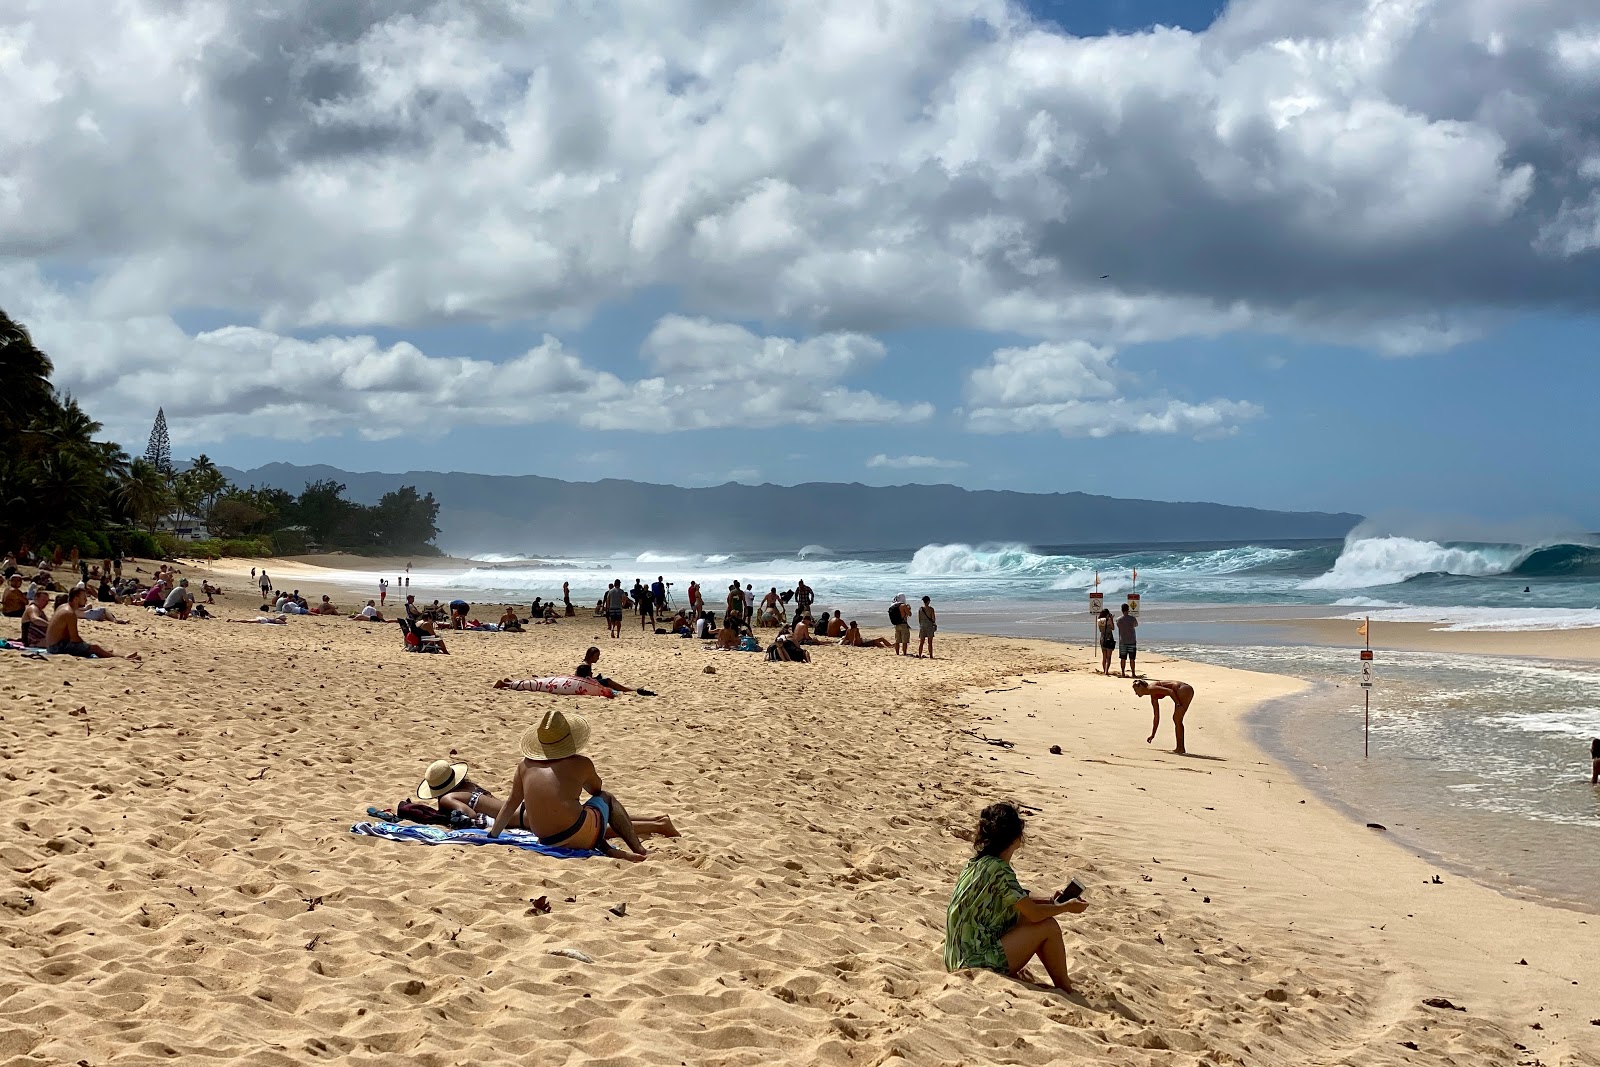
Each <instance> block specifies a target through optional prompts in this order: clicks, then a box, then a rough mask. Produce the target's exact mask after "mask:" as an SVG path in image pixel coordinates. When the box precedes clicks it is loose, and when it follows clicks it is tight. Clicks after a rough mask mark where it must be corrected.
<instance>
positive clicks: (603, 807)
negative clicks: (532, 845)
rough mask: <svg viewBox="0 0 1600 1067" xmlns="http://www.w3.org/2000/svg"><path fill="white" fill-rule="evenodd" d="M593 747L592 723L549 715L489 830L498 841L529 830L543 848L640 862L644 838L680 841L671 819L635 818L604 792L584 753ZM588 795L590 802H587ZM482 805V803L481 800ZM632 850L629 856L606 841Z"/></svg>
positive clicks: (529, 738) (527, 738)
mask: <svg viewBox="0 0 1600 1067" xmlns="http://www.w3.org/2000/svg"><path fill="white" fill-rule="evenodd" d="M588 743H589V721H588V720H587V719H585V718H584V717H583V716H582V715H580V714H578V713H577V712H575V711H551V712H546V713H545V716H544V718H543V719H541V720H540V721H539V725H537V726H530V727H529V728H528V729H527V731H526V732H524V733H523V735H522V741H521V742H520V744H519V746H518V747H519V748H520V750H521V752H522V762H521V763H519V764H518V765H517V769H516V771H515V772H514V773H513V774H512V776H511V795H510V796H509V797H507V798H506V802H505V804H504V805H502V806H501V808H500V813H499V814H498V815H496V816H495V818H494V825H493V826H492V827H490V828H489V836H490V837H499V836H500V834H501V832H502V831H504V830H505V829H506V828H507V827H508V826H511V827H512V828H513V829H520V830H527V831H528V832H529V833H532V834H535V835H537V836H538V838H539V841H540V842H541V843H542V844H546V845H553V846H557V847H560V848H574V849H594V850H596V851H598V852H600V853H602V854H604V855H606V856H610V857H612V858H613V859H623V860H630V861H632V862H635V863H638V862H640V861H642V860H644V859H645V858H646V856H647V853H646V852H645V849H644V844H643V843H642V842H641V841H640V840H639V835H640V834H662V835H664V836H666V837H677V836H678V829H677V827H675V826H673V825H672V820H671V819H670V818H668V817H666V816H664V815H663V816H659V817H650V818H644V817H641V818H639V819H638V820H634V819H630V818H629V817H628V812H627V811H626V809H624V808H623V806H622V803H621V801H619V800H617V798H616V797H615V796H613V795H612V794H611V793H609V792H607V791H606V790H605V787H604V786H603V785H602V783H601V781H600V772H599V771H597V770H595V768H594V764H593V763H592V762H590V760H589V757H587V756H585V755H582V752H583V749H584V746H586V745H587V744H588ZM584 793H588V794H589V799H588V800H583V799H582V797H583V794H584ZM480 803H481V801H480ZM609 836H616V837H619V838H621V839H622V842H623V844H625V845H627V846H628V851H626V852H624V851H622V850H621V849H619V848H616V847H615V846H613V845H612V844H611V843H610V842H609V841H608V840H607V837H609Z"/></svg>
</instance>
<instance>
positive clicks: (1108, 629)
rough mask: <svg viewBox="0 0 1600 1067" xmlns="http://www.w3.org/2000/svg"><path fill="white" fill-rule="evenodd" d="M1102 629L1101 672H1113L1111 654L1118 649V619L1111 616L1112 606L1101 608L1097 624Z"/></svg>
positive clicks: (1106, 673) (1108, 673)
mask: <svg viewBox="0 0 1600 1067" xmlns="http://www.w3.org/2000/svg"><path fill="white" fill-rule="evenodd" d="M1095 625H1096V626H1097V628H1098V629H1099V631H1100V673H1101V674H1104V675H1107V676H1109V675H1110V674H1111V654H1112V653H1113V652H1115V651H1116V650H1117V621H1116V620H1115V619H1113V618H1112V617H1111V609H1110V608H1101V609H1100V618H1099V620H1098V621H1097V622H1096V624H1095Z"/></svg>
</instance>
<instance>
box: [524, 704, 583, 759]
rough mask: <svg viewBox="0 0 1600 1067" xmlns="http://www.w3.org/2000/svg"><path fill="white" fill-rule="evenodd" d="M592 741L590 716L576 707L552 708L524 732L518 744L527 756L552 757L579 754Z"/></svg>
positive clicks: (561, 757) (537, 757)
mask: <svg viewBox="0 0 1600 1067" xmlns="http://www.w3.org/2000/svg"><path fill="white" fill-rule="evenodd" d="M588 743H589V720H588V719H585V718H584V717H583V716H582V715H580V714H579V713H577V712H576V711H549V712H546V713H545V716H544V718H542V719H540V720H539V725H538V726H530V727H528V728H527V729H526V730H524V731H523V733H522V740H521V741H520V742H518V745H517V747H518V748H519V749H521V751H522V755H523V756H524V757H526V758H527V759H536V760H553V759H565V758H566V757H568V756H576V755H577V754H578V753H580V752H582V751H583V749H584V746H585V745H587V744H588Z"/></svg>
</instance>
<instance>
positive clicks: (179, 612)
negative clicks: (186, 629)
mask: <svg viewBox="0 0 1600 1067" xmlns="http://www.w3.org/2000/svg"><path fill="white" fill-rule="evenodd" d="M161 607H162V609H163V610H164V611H166V613H167V614H168V615H176V616H177V617H178V621H179V622H182V621H184V620H186V619H187V618H188V617H189V612H190V611H191V610H192V609H193V608H194V594H193V593H191V592H189V579H187V578H179V579H178V584H177V585H175V586H173V587H172V592H170V593H168V594H167V597H166V599H165V600H163V601H162V602H161Z"/></svg>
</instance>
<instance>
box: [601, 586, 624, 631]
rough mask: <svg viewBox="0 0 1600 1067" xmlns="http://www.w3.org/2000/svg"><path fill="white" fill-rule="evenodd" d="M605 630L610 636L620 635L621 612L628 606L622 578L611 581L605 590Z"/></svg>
mask: <svg viewBox="0 0 1600 1067" xmlns="http://www.w3.org/2000/svg"><path fill="white" fill-rule="evenodd" d="M605 606H606V631H607V632H608V633H609V634H610V635H611V636H612V637H621V636H622V613H623V612H624V611H625V610H627V607H628V594H627V592H626V591H625V590H624V589H623V588H622V579H621V578H618V579H617V580H616V581H614V582H612V583H611V588H609V589H607V590H606V595H605Z"/></svg>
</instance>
